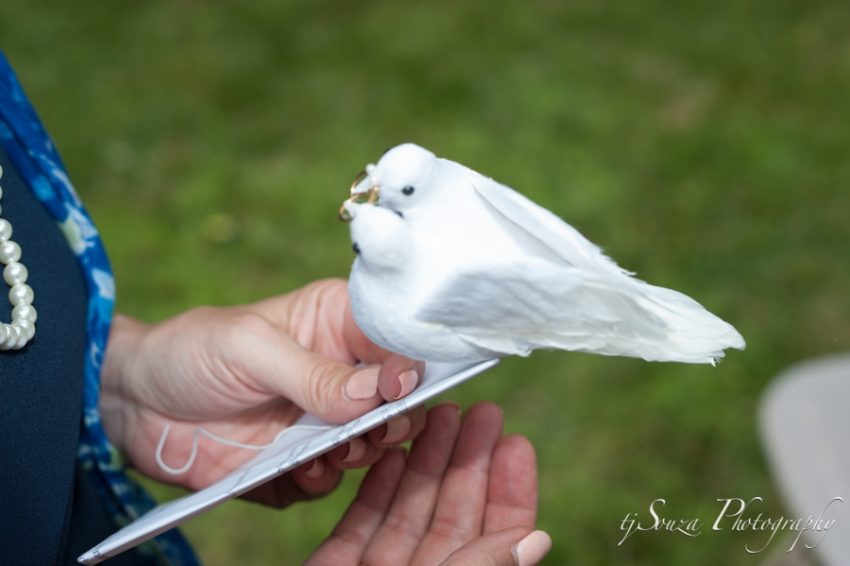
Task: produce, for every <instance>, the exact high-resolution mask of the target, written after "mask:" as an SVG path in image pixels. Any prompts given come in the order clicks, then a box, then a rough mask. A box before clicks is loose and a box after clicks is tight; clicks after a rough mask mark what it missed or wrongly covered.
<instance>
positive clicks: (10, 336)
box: [0, 324, 21, 350]
mask: <svg viewBox="0 0 850 566" xmlns="http://www.w3.org/2000/svg"><path fill="white" fill-rule="evenodd" d="M4 326H5V327H6V339H5V340H3V343H2V344H0V349H3V350H10V349H12V348H14V347H15V344H17V343H18V339H20V337H21V331H20V329H19V328H18V327H17V326H12V325H11V324H6V325H4Z"/></svg>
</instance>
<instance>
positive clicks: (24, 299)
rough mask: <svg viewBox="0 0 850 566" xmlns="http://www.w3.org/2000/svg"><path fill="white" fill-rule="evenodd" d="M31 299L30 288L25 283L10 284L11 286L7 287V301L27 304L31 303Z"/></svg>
mask: <svg viewBox="0 0 850 566" xmlns="http://www.w3.org/2000/svg"><path fill="white" fill-rule="evenodd" d="M32 299H33V292H32V288H31V287H30V286H29V285H27V284H26V283H18V284H17V285H12V288H11V289H9V302H10V303H12V304H13V305H23V304H26V305H29V304H31V303H32Z"/></svg>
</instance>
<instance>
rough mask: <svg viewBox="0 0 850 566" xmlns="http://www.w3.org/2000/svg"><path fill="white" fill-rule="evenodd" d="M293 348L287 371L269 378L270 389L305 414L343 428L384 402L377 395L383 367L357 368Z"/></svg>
mask: <svg viewBox="0 0 850 566" xmlns="http://www.w3.org/2000/svg"><path fill="white" fill-rule="evenodd" d="M292 346H293V347H292V348H289V350H291V351H290V352H288V353H287V354H288V355H287V357H288V360H287V364H286V365H287V371H285V372H281V373H279V374H278V375H277V376H276V377H273V376H270V379H269V380H270V382H271V383H270V385H271V386H272V388H274V389H275V390H276V392H277V393H279V394H280V395H282V396H284V397H286V398H287V399H289V400H290V401H292V402H293V403H295V404H296V405H298V406H299V407H301V408H302V409H304V410H305V411H306V412H308V413H311V414H313V415H315V416H317V417H319V418H320V419H322V420H325V421H327V422H330V423H335V424H342V423H346V422H349V421H350V420H352V419H355V418H357V417H359V416H361V415H363V414H365V413H367V412H369V411H371V410H372V409H374V408H375V407H377V406H378V405H380V404H381V403H382V402H383V399H382V398H381V396H380V394H379V392H378V377H379V374H380V370H381V366H378V365H371V366H361V367H354V366H351V365H348V364H344V363H340V362H336V361H333V360H330V359H328V358H325V357H323V356H320V355H318V354H315V353H313V352H311V351H309V350H305V349H303V348H301V347H300V346H298V345H297V344H294V343H293V344H292Z"/></svg>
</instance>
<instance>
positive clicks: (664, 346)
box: [637, 284, 746, 365]
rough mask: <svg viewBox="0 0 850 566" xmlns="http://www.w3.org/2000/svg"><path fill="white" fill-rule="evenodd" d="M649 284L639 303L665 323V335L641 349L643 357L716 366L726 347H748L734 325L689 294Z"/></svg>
mask: <svg viewBox="0 0 850 566" xmlns="http://www.w3.org/2000/svg"><path fill="white" fill-rule="evenodd" d="M646 287H647V289H644V291H645V292H644V293H641V294H640V295H639V297H638V299H637V301H638V304H639V305H640V306H641V307H642V308H643V309H645V310H646V312H647V313H649V314H651V315H652V316H653V317H654V318H657V319H658V320H660V321H661V322H662V324H663V325H664V329H663V331H664V334H665V337H664V339H662V340H653V341H652V342H651V343H649V344H646V345H645V348H641V350H642V352H641V357H642V358H644V359H647V360H653V361H679V362H686V363H709V364H711V365H714V364H715V363H716V362H717V361H718V360H720V359H721V358H723V355H724V352H723V351H724V350H725V349H727V348H736V349H738V350H743V349H744V347H745V346H746V343H745V342H744V338H743V336H741V335H740V334H739V333H738V331H737V330H735V327H733V326H732V325H731V324H729V323H728V322H726V321H724V320H722V319H721V318H719V317H717V316H715V315H713V314H712V313H710V312H709V311H708V310H706V309H705V307H703V306H702V305H701V304H699V303H698V302H696V301H695V300H693V299H692V298H690V297H688V296H687V295H684V294H682V293H679V292H678V291H674V290H672V289H665V288H663V287H656V286H654V285H649V284H646Z"/></svg>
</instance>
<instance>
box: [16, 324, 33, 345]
mask: <svg viewBox="0 0 850 566" xmlns="http://www.w3.org/2000/svg"><path fill="white" fill-rule="evenodd" d="M12 326H13V327H17V328H18V329H20V333H21V337H20V338H18V341H17V342H16V343H15V348H16V349H17V348H23V347H24V345H26V343H27V342H29V341H30V338H32V337H33V336H34V335H35V325H34V324H33V323H31V322H30V321H28V320H16V321H15V322H13V323H12Z"/></svg>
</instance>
